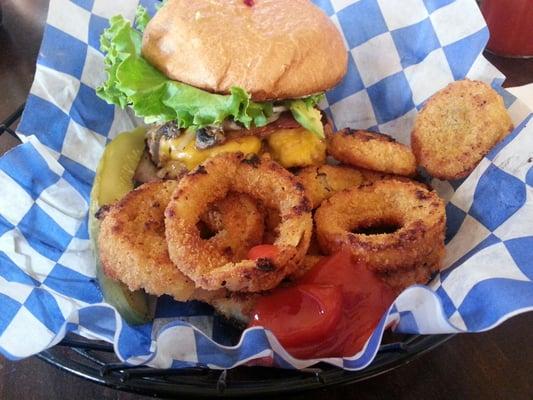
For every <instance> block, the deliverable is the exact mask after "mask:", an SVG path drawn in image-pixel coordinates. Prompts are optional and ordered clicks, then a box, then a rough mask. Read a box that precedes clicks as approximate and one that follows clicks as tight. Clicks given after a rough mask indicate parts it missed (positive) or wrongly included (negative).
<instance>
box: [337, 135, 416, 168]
mask: <svg viewBox="0 0 533 400" xmlns="http://www.w3.org/2000/svg"><path fill="white" fill-rule="evenodd" d="M326 133H327V136H326V139H327V149H328V154H330V155H331V156H333V157H334V158H335V159H337V160H339V161H340V162H342V163H344V164H348V165H351V166H353V167H359V168H365V169H369V170H371V171H378V172H385V173H388V174H395V175H402V176H414V175H415V173H416V161H415V156H414V154H413V152H412V151H411V149H410V148H409V147H407V146H406V145H404V144H401V143H398V142H396V140H394V139H393V138H392V137H390V136H388V135H385V134H382V133H376V132H370V131H363V130H354V129H349V128H346V129H343V130H341V131H339V132H336V133H328V132H326Z"/></svg>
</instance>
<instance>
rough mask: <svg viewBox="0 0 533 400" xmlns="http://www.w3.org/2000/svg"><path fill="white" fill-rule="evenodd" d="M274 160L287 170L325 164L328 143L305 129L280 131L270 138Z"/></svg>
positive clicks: (269, 143)
mask: <svg viewBox="0 0 533 400" xmlns="http://www.w3.org/2000/svg"><path fill="white" fill-rule="evenodd" d="M267 140H268V145H269V147H270V153H271V154H272V158H273V159H274V160H276V161H277V162H279V163H280V164H281V165H283V166H284V167H285V168H291V167H305V166H307V165H314V164H323V163H324V162H325V160H326V142H325V141H324V140H322V139H320V138H318V137H317V136H316V135H315V134H314V133H312V132H310V131H308V130H306V129H304V128H297V129H280V130H279V131H276V132H274V133H272V134H271V135H270V136H269V137H268V139H267Z"/></svg>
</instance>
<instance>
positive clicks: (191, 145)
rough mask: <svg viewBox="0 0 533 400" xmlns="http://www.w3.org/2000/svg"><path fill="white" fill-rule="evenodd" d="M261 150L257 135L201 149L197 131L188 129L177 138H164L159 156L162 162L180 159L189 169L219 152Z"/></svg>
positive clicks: (245, 152) (250, 152) (252, 151)
mask: <svg viewBox="0 0 533 400" xmlns="http://www.w3.org/2000/svg"><path fill="white" fill-rule="evenodd" d="M260 150H261V139H259V138H258V137H255V136H243V137H239V138H235V139H231V140H228V141H227V142H225V143H224V144H221V145H219V146H214V147H210V148H208V149H205V150H199V149H197V148H196V143H195V133H194V132H191V131H187V132H186V133H185V134H183V135H182V136H180V137H177V138H175V139H169V140H162V141H161V144H160V147H159V158H160V160H161V163H162V164H165V163H166V162H168V161H169V160H173V161H179V162H181V163H183V165H185V167H186V168H187V169H188V170H192V169H194V168H196V167H197V166H198V165H200V164H201V163H203V162H204V161H205V160H207V159H208V158H209V157H213V156H216V155H217V154H222V153H236V152H242V153H244V154H259V152H260Z"/></svg>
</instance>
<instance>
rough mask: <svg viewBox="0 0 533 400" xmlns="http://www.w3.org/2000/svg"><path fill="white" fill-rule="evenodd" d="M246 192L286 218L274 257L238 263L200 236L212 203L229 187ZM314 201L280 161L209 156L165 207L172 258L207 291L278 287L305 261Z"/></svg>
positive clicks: (188, 176)
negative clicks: (204, 217) (206, 212)
mask: <svg viewBox="0 0 533 400" xmlns="http://www.w3.org/2000/svg"><path fill="white" fill-rule="evenodd" d="M232 191H235V192H239V193H246V194H249V195H250V196H252V197H253V198H254V199H257V200H258V201H260V202H261V203H262V204H263V205H264V206H265V207H267V208H275V209H278V210H279V213H280V216H281V222H280V224H279V226H278V231H279V235H278V236H277V237H276V240H275V241H274V243H273V244H274V246H276V247H277V249H278V250H279V251H278V253H277V254H276V255H275V256H273V257H271V258H259V259H257V260H250V259H243V260H241V261H239V262H233V261H232V260H231V259H230V258H229V257H228V256H227V255H226V254H224V253H223V252H221V251H220V250H219V249H217V248H216V247H215V246H213V244H212V243H210V242H209V241H208V240H205V239H203V238H202V237H201V236H200V232H199V230H198V227H197V223H198V221H199V220H200V217H201V215H202V214H203V213H204V212H205V209H206V207H207V206H208V205H209V204H211V203H213V202H214V201H216V200H219V199H222V198H224V197H225V196H226V195H227V193H228V192H232ZM310 211H311V208H310V206H309V200H308V199H307V198H306V196H305V192H304V188H303V186H302V184H301V183H300V182H299V181H298V180H297V179H296V177H295V176H293V175H292V174H291V173H290V172H289V171H287V170H286V169H284V168H283V167H281V166H280V165H279V164H277V163H275V162H273V161H271V160H268V159H261V158H259V157H257V156H255V155H253V156H250V157H246V156H244V155H243V154H242V153H225V154H221V155H218V156H215V157H213V158H210V159H209V160H207V161H206V162H205V163H204V164H202V165H201V166H200V167H198V168H197V169H196V170H194V171H191V172H190V173H189V174H187V175H186V176H185V177H184V178H183V179H182V180H181V181H180V182H179V184H178V188H177V189H176V191H175V192H174V194H173V195H172V199H171V201H170V203H169V204H168V206H167V209H166V210H165V228H166V237H167V242H168V249H169V254H170V258H171V260H172V261H173V262H174V263H175V264H176V265H177V266H178V267H179V268H180V269H181V271H182V272H183V273H184V274H186V275H187V276H188V277H189V278H191V279H192V280H193V281H194V282H195V284H196V285H197V286H199V287H201V288H203V289H206V290H216V289H219V288H224V287H225V288H227V289H228V290H231V291H245V292H257V291H262V290H268V289H271V288H273V287H275V286H276V285H277V284H278V283H279V282H281V280H282V279H283V278H285V277H286V276H287V275H289V274H291V273H292V272H293V271H295V270H296V269H297V268H298V267H299V266H300V264H301V262H302V260H303V258H304V256H305V254H306V252H307V249H308V247H309V241H310V238H311V231H312V225H313V223H312V218H311V212H310Z"/></svg>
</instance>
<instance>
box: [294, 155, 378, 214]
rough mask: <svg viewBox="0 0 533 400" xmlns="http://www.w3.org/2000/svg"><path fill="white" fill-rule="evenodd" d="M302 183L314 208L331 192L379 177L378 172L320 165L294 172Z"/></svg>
mask: <svg viewBox="0 0 533 400" xmlns="http://www.w3.org/2000/svg"><path fill="white" fill-rule="evenodd" d="M296 176H298V179H300V182H302V184H303V185H304V188H305V193H306V195H307V197H308V198H309V200H310V201H311V206H312V207H313V208H316V207H318V206H319V205H320V203H322V201H324V200H325V199H327V198H329V197H331V196H333V194H335V193H337V192H339V191H341V190H343V189H346V188H349V187H352V186H359V185H362V184H363V183H368V182H373V181H375V180H379V179H381V176H382V175H380V174H379V173H376V172H372V171H367V170H361V169H356V168H351V167H345V166H341V165H328V164H325V165H320V166H310V167H306V168H302V169H301V170H299V171H298V172H297V173H296Z"/></svg>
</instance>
